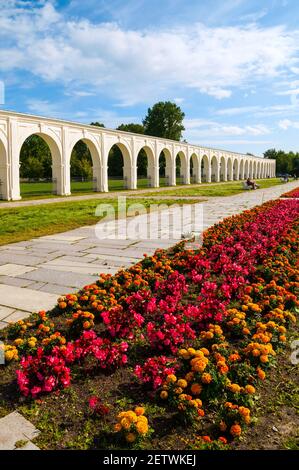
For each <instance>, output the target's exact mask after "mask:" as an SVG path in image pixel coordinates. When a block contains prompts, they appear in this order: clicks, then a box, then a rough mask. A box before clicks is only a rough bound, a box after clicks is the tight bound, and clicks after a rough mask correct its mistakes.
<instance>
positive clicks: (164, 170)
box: [159, 149, 173, 186]
mask: <svg viewBox="0 0 299 470" xmlns="http://www.w3.org/2000/svg"><path fill="white" fill-rule="evenodd" d="M172 184H173V181H172V165H171V154H170V151H169V150H168V149H163V150H162V151H161V152H160V155H159V186H170V185H172Z"/></svg>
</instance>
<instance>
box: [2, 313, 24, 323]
mask: <svg viewBox="0 0 299 470" xmlns="http://www.w3.org/2000/svg"><path fill="white" fill-rule="evenodd" d="M29 315H30V312H25V311H24V310H15V311H14V312H13V313H11V314H10V315H8V316H7V317H5V318H3V322H5V323H15V322H17V321H19V320H24V318H27V317H29Z"/></svg>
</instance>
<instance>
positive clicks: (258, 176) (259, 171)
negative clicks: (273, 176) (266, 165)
mask: <svg viewBox="0 0 299 470" xmlns="http://www.w3.org/2000/svg"><path fill="white" fill-rule="evenodd" d="M256 177H257V178H260V177H261V167H260V162H257V165H256Z"/></svg>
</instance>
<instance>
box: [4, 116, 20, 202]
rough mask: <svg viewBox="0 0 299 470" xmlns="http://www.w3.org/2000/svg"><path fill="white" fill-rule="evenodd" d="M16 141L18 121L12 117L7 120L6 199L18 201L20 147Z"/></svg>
mask: <svg viewBox="0 0 299 470" xmlns="http://www.w3.org/2000/svg"><path fill="white" fill-rule="evenodd" d="M18 144H19V142H18V123H17V121H15V120H14V119H9V121H8V135H7V147H8V149H7V150H8V162H9V168H8V169H9V170H10V173H9V178H8V183H9V187H8V196H9V197H8V199H12V200H13V201H18V200H20V199H21V192H20V148H19V145H18Z"/></svg>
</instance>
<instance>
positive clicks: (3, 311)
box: [0, 305, 15, 320]
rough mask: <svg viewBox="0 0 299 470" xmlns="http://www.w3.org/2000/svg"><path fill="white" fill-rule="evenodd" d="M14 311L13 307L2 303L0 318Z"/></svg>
mask: <svg viewBox="0 0 299 470" xmlns="http://www.w3.org/2000/svg"><path fill="white" fill-rule="evenodd" d="M14 311H15V309H14V308H10V307H4V306H3V305H2V306H1V305H0V320H3V319H4V318H6V317H8V315H10V314H11V313H13V312H14Z"/></svg>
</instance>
